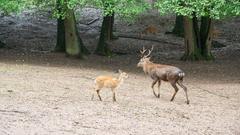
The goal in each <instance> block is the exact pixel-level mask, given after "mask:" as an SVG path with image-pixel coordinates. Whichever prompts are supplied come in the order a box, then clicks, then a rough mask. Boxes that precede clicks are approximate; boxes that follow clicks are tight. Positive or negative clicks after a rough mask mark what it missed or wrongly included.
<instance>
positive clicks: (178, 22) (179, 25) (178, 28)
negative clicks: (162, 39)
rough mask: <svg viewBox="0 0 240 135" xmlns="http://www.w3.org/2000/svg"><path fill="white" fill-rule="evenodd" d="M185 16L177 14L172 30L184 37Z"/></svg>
mask: <svg viewBox="0 0 240 135" xmlns="http://www.w3.org/2000/svg"><path fill="white" fill-rule="evenodd" d="M183 25H184V24H183V16H182V15H179V16H176V19H175V26H174V28H173V30H172V32H170V33H172V34H175V35H177V36H179V37H183V36H184V28H183Z"/></svg>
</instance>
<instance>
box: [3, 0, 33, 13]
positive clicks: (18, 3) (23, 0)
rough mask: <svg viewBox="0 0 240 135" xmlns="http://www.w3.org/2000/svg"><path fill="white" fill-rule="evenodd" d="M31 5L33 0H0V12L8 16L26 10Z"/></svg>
mask: <svg viewBox="0 0 240 135" xmlns="http://www.w3.org/2000/svg"><path fill="white" fill-rule="evenodd" d="M30 3H31V0H30V1H29V0H0V11H2V12H4V13H6V14H8V13H11V12H17V11H20V10H21V9H24V8H25V7H27V6H28V5H29V4H30Z"/></svg>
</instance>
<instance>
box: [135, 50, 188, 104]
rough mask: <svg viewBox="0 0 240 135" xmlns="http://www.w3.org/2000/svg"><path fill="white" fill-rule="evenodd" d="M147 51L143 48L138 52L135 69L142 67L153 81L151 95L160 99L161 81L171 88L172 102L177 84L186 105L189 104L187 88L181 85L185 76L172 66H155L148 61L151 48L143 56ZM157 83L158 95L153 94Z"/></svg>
mask: <svg viewBox="0 0 240 135" xmlns="http://www.w3.org/2000/svg"><path fill="white" fill-rule="evenodd" d="M146 51H147V50H146V49H145V48H144V47H143V50H141V51H140V53H141V55H142V58H141V59H140V61H139V63H138V64H137V67H142V68H143V71H144V72H145V73H146V74H148V75H150V77H151V78H152V79H153V82H152V86H151V87H152V90H153V94H154V95H155V96H156V97H157V98H159V97H160V85H161V81H162V80H163V81H166V82H169V83H170V84H171V85H172V87H173V88H174V90H175V92H174V94H173V96H172V98H171V101H173V100H174V98H175V96H176V94H177V92H178V87H177V85H176V84H178V85H179V86H180V87H182V88H183V90H184V92H185V95H186V99H187V101H186V103H187V104H189V100H188V94H187V87H185V86H184V85H183V83H182V82H183V77H184V76H185V73H184V72H183V71H182V70H181V69H179V68H177V67H174V66H170V65H162V64H156V63H153V62H151V61H150V57H149V56H150V54H151V52H152V51H153V47H152V49H151V50H148V54H147V55H144V54H145V52H146ZM157 82H158V95H157V94H156V93H155V90H154V85H155V84H156V83H157Z"/></svg>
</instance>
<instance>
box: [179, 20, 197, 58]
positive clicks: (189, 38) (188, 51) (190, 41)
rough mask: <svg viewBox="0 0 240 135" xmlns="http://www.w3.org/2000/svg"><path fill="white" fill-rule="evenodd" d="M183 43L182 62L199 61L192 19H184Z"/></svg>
mask: <svg viewBox="0 0 240 135" xmlns="http://www.w3.org/2000/svg"><path fill="white" fill-rule="evenodd" d="M184 43H185V54H184V56H183V57H182V60H199V59H201V53H200V49H199V48H198V45H197V44H198V42H197V36H196V32H195V30H194V22H193V19H190V18H188V17H184Z"/></svg>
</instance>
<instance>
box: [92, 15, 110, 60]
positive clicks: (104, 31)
mask: <svg viewBox="0 0 240 135" xmlns="http://www.w3.org/2000/svg"><path fill="white" fill-rule="evenodd" d="M113 24H114V14H112V15H107V16H105V17H104V18H103V22H102V27H101V32H100V38H99V41H98V45H97V48H96V50H95V53H96V54H99V55H104V56H111V55H112V52H111V50H110V49H109V46H108V44H107V43H106V41H110V40H112V39H113Z"/></svg>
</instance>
